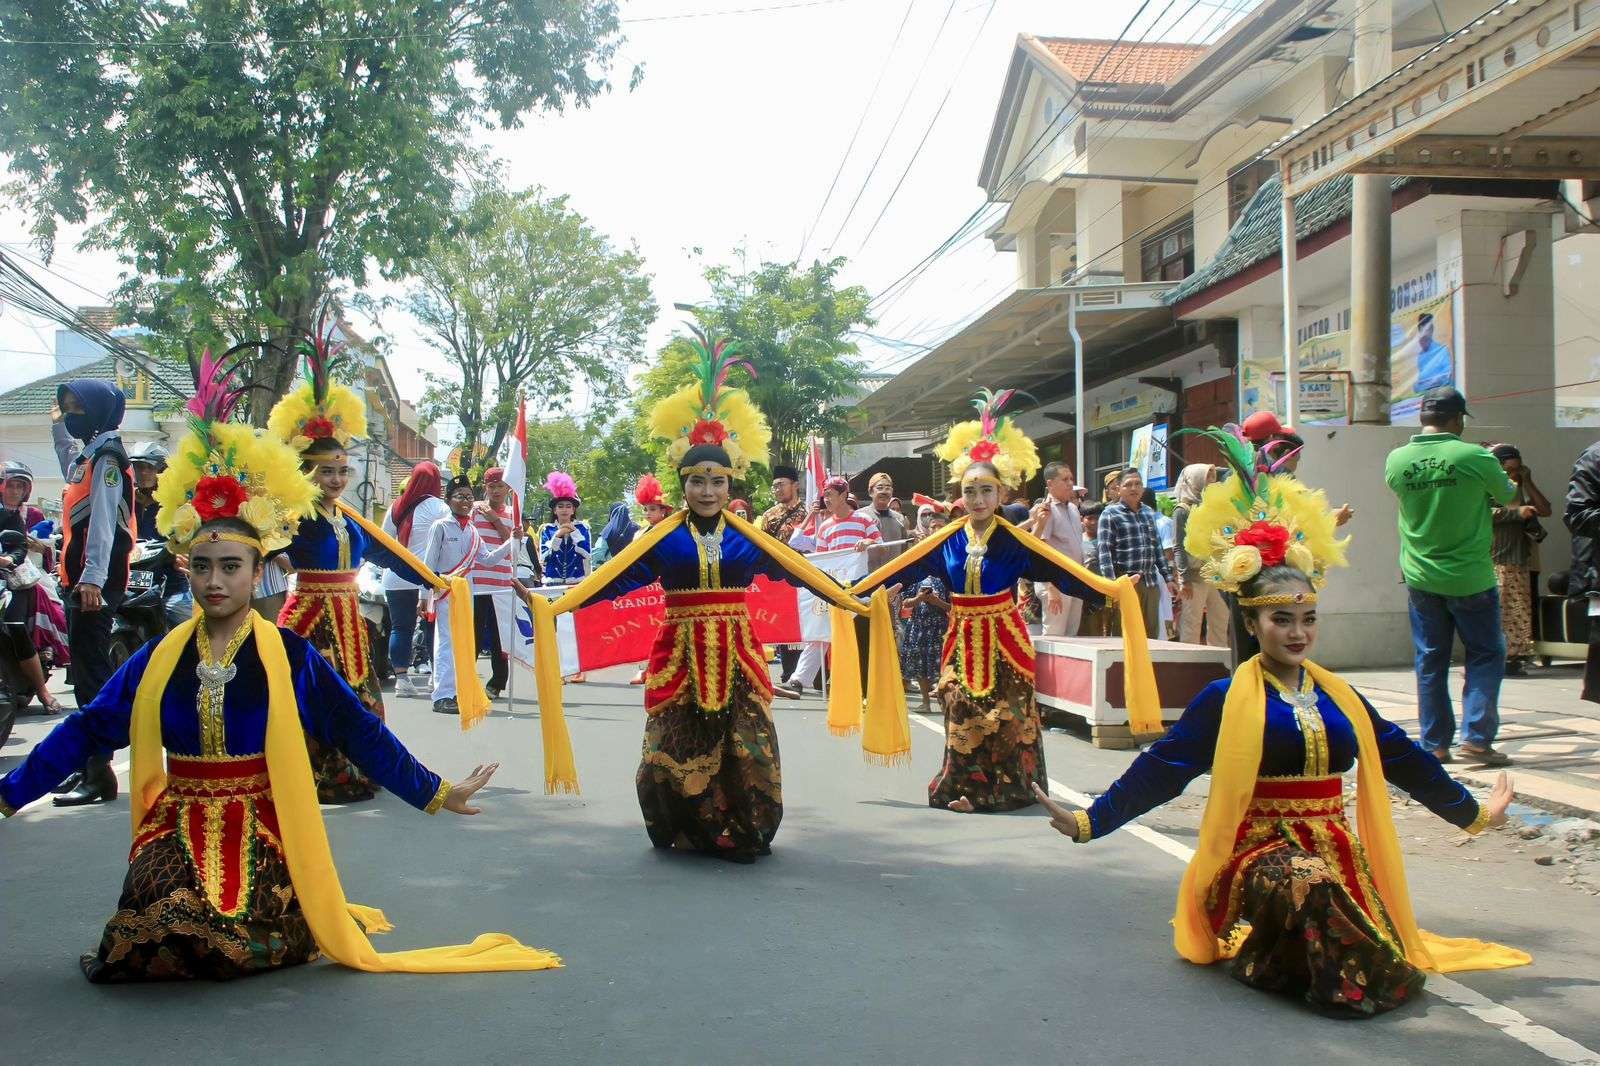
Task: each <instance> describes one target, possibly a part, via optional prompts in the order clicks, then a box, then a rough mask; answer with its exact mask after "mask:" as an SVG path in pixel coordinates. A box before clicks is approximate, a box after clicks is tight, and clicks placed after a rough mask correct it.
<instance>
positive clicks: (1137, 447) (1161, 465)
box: [1128, 422, 1168, 492]
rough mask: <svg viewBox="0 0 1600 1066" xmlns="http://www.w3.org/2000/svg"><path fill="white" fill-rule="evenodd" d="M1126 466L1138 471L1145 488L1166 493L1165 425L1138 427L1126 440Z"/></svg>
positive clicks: (1158, 423) (1155, 424)
mask: <svg viewBox="0 0 1600 1066" xmlns="http://www.w3.org/2000/svg"><path fill="white" fill-rule="evenodd" d="M1128 466H1129V467H1131V468H1133V469H1134V470H1137V471H1139V477H1140V478H1141V479H1142V480H1143V481H1144V483H1145V487H1146V488H1150V489H1154V490H1155V491H1156V492H1166V491H1167V488H1168V485H1167V424H1166V423H1165V422H1156V423H1154V424H1153V425H1148V426H1138V427H1136V428H1135V429H1134V431H1133V433H1132V435H1131V436H1130V437H1129V438H1128Z"/></svg>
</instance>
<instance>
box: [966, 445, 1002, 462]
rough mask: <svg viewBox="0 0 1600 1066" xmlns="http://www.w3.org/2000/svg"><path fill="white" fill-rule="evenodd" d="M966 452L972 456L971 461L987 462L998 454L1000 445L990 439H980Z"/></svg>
mask: <svg viewBox="0 0 1600 1066" xmlns="http://www.w3.org/2000/svg"><path fill="white" fill-rule="evenodd" d="M967 454H968V455H970V456H972V461H973V462H975V463H987V462H989V461H990V460H991V459H993V458H994V457H995V456H997V455H999V454H1000V445H998V444H996V443H995V442H994V441H992V440H980V441H979V442H978V443H976V444H974V445H973V446H972V450H971V451H970V452H968V453H967Z"/></svg>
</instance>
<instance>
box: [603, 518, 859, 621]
mask: <svg viewBox="0 0 1600 1066" xmlns="http://www.w3.org/2000/svg"><path fill="white" fill-rule="evenodd" d="M757 575H764V576H766V577H769V578H771V579H772V580H774V581H786V582H788V583H789V584H791V585H795V586H797V587H799V588H805V589H809V590H810V591H812V592H816V593H818V594H819V595H828V594H832V595H837V594H838V592H839V586H838V585H833V586H831V587H827V586H824V585H823V584H821V583H816V582H812V581H808V580H806V579H803V578H800V577H797V576H795V575H793V574H791V573H789V571H788V570H786V569H784V567H783V564H782V563H780V562H778V560H777V559H774V558H773V557H771V556H769V555H768V554H767V553H766V551H765V550H764V549H763V548H761V547H760V546H759V545H757V544H756V543H755V542H754V541H753V540H751V539H750V538H749V537H747V536H745V535H744V534H743V533H741V532H739V531H738V530H737V529H734V528H733V527H731V526H729V527H726V528H724V529H723V531H722V561H721V563H720V564H719V566H718V583H717V586H716V587H717V588H724V589H736V588H748V587H749V586H750V583H751V582H752V581H754V580H755V579H756V577H757ZM656 581H660V582H661V587H662V588H664V589H668V590H684V589H697V588H700V587H701V586H700V554H699V552H698V550H697V549H696V547H695V542H694V536H693V534H691V533H690V532H689V528H688V526H687V525H683V526H679V527H678V528H677V529H674V530H673V531H672V532H670V533H668V534H667V535H666V536H665V537H662V538H661V540H659V541H657V542H656V543H655V544H654V545H653V546H652V547H651V548H650V550H649V551H647V552H645V553H644V554H643V555H641V556H640V557H639V558H638V560H636V561H635V562H634V564H633V565H632V566H630V567H628V568H627V569H626V570H624V571H623V572H622V574H621V575H619V576H618V577H617V578H616V579H615V580H613V581H612V582H611V583H609V584H608V585H606V586H605V587H603V588H601V589H600V590H599V591H598V592H596V593H595V594H594V595H593V596H590V597H589V598H588V599H587V600H585V601H584V606H588V605H589V604H591V603H599V602H602V601H604V600H613V599H616V598H617V597H618V596H625V595H627V594H628V593H630V592H632V591H634V590H635V589H639V588H643V587H644V586H646V585H649V584H651V583H653V582H656Z"/></svg>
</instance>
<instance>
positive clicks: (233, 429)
mask: <svg viewBox="0 0 1600 1066" xmlns="http://www.w3.org/2000/svg"><path fill="white" fill-rule="evenodd" d="M229 382H230V376H229V373H228V372H226V371H225V370H224V369H223V368H222V366H221V364H220V363H213V362H212V360H211V359H210V357H209V353H208V354H207V355H206V356H205V357H203V358H202V360H201V381H200V384H199V386H198V388H197V390H196V395H195V397H194V399H193V400H191V401H190V404H189V408H188V413H189V415H190V416H191V425H192V426H193V431H192V432H191V433H190V435H189V436H188V437H186V438H185V439H183V440H182V441H181V442H180V443H179V445H178V447H177V449H176V453H177V454H176V458H175V459H174V461H173V463H172V464H171V466H170V467H169V468H168V470H167V471H166V472H164V473H163V474H162V476H161V482H160V484H158V486H157V489H156V495H157V498H158V500H159V501H160V504H161V507H160V511H159V515H158V518H157V524H158V526H159V527H160V529H161V531H162V532H163V533H164V534H166V535H167V536H168V544H169V546H170V547H171V548H172V549H173V551H174V552H175V553H178V554H184V555H187V556H188V558H189V572H190V579H191V583H192V584H193V586H194V593H195V603H196V605H197V606H198V607H199V608H200V611H201V613H200V615H199V616H197V617H195V618H192V619H190V620H188V621H186V622H184V623H183V624H181V625H179V626H177V627H175V628H174V629H173V631H172V632H171V633H170V634H168V635H167V636H166V637H164V638H162V639H160V640H155V641H151V642H150V643H149V644H147V645H145V646H144V647H143V648H141V649H139V651H138V652H136V653H135V654H134V655H133V656H132V657H131V658H129V660H128V661H127V662H126V663H124V664H123V666H122V667H121V669H119V670H118V671H117V673H116V674H115V676H113V677H112V678H111V680H110V681H108V682H107V683H106V685H105V686H104V687H103V688H102V689H101V690H100V693H99V695H97V696H96V697H95V699H94V700H93V701H92V702H91V703H89V704H88V705H87V706H85V707H82V708H80V709H78V710H77V711H75V712H74V713H73V714H72V715H71V716H70V717H68V718H67V719H66V720H65V721H63V722H62V723H61V724H60V725H58V726H57V727H56V728H55V729H54V730H52V731H51V733H50V735H49V736H47V737H45V739H44V740H42V741H41V742H40V743H39V744H38V745H37V746H36V747H35V748H34V749H33V751H32V752H31V753H29V755H28V757H27V758H26V759H24V760H23V761H22V763H21V764H20V765H19V766H17V767H16V768H14V769H13V770H12V771H11V772H10V773H8V774H6V775H5V776H4V777H3V778H0V814H4V815H5V816H7V817H10V816H11V815H14V814H15V813H16V812H17V810H18V809H20V808H22V807H24V806H25V805H27V804H28V803H30V802H32V801H33V800H35V799H37V798H39V797H40V796H41V795H43V794H44V793H45V792H46V791H48V790H49V788H50V787H51V786H52V785H53V784H54V783H55V782H57V781H59V780H60V779H61V778H62V777H63V776H65V774H66V773H67V772H68V771H69V770H71V769H72V768H73V767H75V766H81V765H82V764H83V759H84V757H85V755H86V753H88V752H90V751H114V750H117V749H120V748H124V747H127V748H130V749H131V750H130V763H131V768H130V770H129V778H130V785H131V787H130V788H129V800H130V807H131V813H132V819H133V848H132V852H131V854H130V856H129V859H128V871H127V876H126V879H125V880H124V882H123V888H122V896H121V899H120V901H119V903H118V906H117V911H116V913H115V914H114V915H113V916H112V917H111V920H110V921H109V922H108V923H107V924H106V927H105V932H104V934H103V935H102V937H101V939H100V945H99V948H98V950H96V951H95V952H93V953H91V954H87V955H84V956H82V958H81V959H80V960H79V962H80V965H81V967H82V970H83V973H84V976H85V977H87V978H88V979H89V980H90V981H93V982H96V983H120V982H128V981H160V980H186V979H194V978H211V979H214V980H222V979H227V978H234V977H241V976H246V975H249V974H255V973H263V972H266V971H269V970H274V969H278V968H280V967H284V966H293V965H297V964H300V963H305V962H309V961H311V960H313V959H316V958H317V957H318V955H319V954H326V955H328V956H329V957H331V958H332V959H334V960H335V961H337V962H340V963H342V964H344V965H346V966H350V967H352V968H354V969H358V970H372V971H385V970H390V971H402V970H403V971H408V972H416V973H438V972H450V971H468V970H493V969H520V970H532V969H546V968H549V967H551V966H557V965H560V960H559V959H557V958H556V957H555V956H553V955H551V954H549V953H548V952H543V951H538V950H536V949H531V948H526V947H524V946H523V945H521V944H518V943H516V942H515V941H514V940H511V938H509V937H505V936H504V935H503V934H495V935H493V936H491V937H480V938H479V939H478V940H477V941H475V942H474V943H473V944H471V945H464V946H459V947H450V948H425V949H422V950H420V951H408V952H404V953H403V954H401V955H385V954H381V953H379V952H376V951H374V950H373V948H372V946H371V944H370V942H368V940H367V938H366V932H367V931H368V930H372V931H379V932H381V931H383V930H384V929H387V928H389V926H388V925H387V924H386V919H385V918H384V916H383V914H382V912H381V911H378V910H375V909H373V908H370V907H361V906H358V905H354V904H350V903H349V902H348V901H346V900H345V898H344V894H343V891H342V890H341V889H340V887H339V882H338V874H337V870H336V868H335V867H334V864H333V859H332V855H331V852H330V850H329V847H328V841H327V835H326V830H325V828H324V826H323V824H322V816H321V813H320V810H319V809H318V806H317V802H316V793H315V785H314V784H313V782H312V779H311V774H310V768H309V766H308V764H307V760H306V753H305V749H304V746H303V743H302V739H301V738H302V735H303V734H302V730H303V731H304V734H314V735H316V736H317V737H319V738H320V739H321V740H322V741H323V742H324V743H325V744H327V745H328V746H329V747H330V748H331V747H334V746H337V748H339V749H342V750H345V751H348V752H349V753H350V754H351V755H352V756H353V757H354V758H356V759H358V760H359V761H360V763H361V765H362V766H363V767H364V768H365V769H366V770H367V772H369V773H370V774H371V775H372V776H373V777H375V778H377V779H378V780H380V781H382V782H383V783H384V785H385V786H386V787H388V788H390V789H392V790H393V791H394V792H395V793H396V794H397V795H399V796H400V797H401V798H403V799H405V800H406V802H408V803H410V804H411V805H412V806H414V807H417V808H418V809H420V810H423V811H425V812H427V813H429V814H432V813H434V812H436V811H439V810H448V811H451V812H453V813H455V814H462V815H472V814H477V813H478V809H477V808H475V807H473V806H471V804H470V800H471V797H472V795H473V794H474V793H475V792H477V791H478V790H479V789H480V788H482V787H483V786H484V785H485V784H487V783H488V781H489V778H490V776H491V775H492V774H493V773H494V770H495V767H494V766H480V767H478V768H477V770H475V771H474V772H473V773H472V774H471V775H470V776H469V777H468V778H467V779H466V780H464V781H462V782H461V783H459V784H451V783H450V782H449V781H445V780H443V779H441V778H440V777H439V775H438V774H435V773H433V772H432V771H431V770H429V769H428V768H427V767H425V766H423V765H422V764H421V763H419V762H418V761H417V760H416V759H415V758H414V757H412V755H411V754H410V752H408V751H407V750H406V749H405V746H404V745H402V744H401V743H400V741H399V740H397V739H396V738H395V736H394V734H392V733H390V732H389V731H388V729H386V728H385V727H384V725H383V723H382V722H381V721H379V720H378V719H376V718H374V717H373V716H372V715H371V714H370V713H369V712H368V711H367V709H366V708H365V707H364V706H363V705H362V703H361V702H360V701H358V700H357V699H356V698H355V696H354V694H353V693H352V692H351V691H350V689H349V687H348V686H347V685H346V684H345V683H344V682H343V681H342V680H341V679H340V677H339V675H338V674H337V673H336V672H335V671H334V670H333V669H332V668H331V667H330V665H329V664H328V662H327V661H326V660H325V659H324V658H323V657H322V656H321V655H320V654H318V653H317V651H316V649H314V648H312V646H311V645H310V644H308V643H307V642H306V641H304V640H302V639H301V638H299V637H298V636H295V635H294V634H293V633H288V632H285V631H282V630H279V629H277V628H276V627H274V626H273V625H272V624H271V623H270V622H268V621H266V620H265V619H263V618H261V617H260V616H259V615H257V614H256V613H255V612H254V611H252V610H251V609H250V597H251V593H252V592H253V590H254V589H255V586H256V583H257V581H259V579H260V577H261V571H262V559H263V557H264V555H265V554H266V553H267V552H268V551H269V550H275V549H278V548H281V547H282V546H283V544H284V543H285V542H286V541H287V540H288V536H289V533H290V531H292V530H293V529H294V521H295V519H297V518H298V517H300V516H302V515H304V514H305V513H307V512H308V511H309V510H310V507H311V503H312V499H313V497H314V490H313V489H312V487H311V486H310V485H309V484H308V483H307V482H306V479H305V478H304V476H303V475H302V474H300V472H299V471H298V469H297V467H298V465H299V457H298V456H297V455H296V454H295V453H294V452H293V451H291V450H290V449H289V448H287V447H285V446H284V445H283V444H282V443H280V442H278V441H276V440H274V439H272V438H270V437H266V436H262V435H259V434H258V433H257V432H256V431H255V430H253V429H252V428H251V427H249V426H245V425H239V424H230V423H229V422H228V421H227V419H228V415H229V413H230V412H231V410H232V407H233V402H234V400H235V399H236V398H237V395H238V393H237V392H235V391H233V390H232V388H231V386H230V384H229Z"/></svg>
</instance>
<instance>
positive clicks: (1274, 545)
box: [1233, 522, 1289, 566]
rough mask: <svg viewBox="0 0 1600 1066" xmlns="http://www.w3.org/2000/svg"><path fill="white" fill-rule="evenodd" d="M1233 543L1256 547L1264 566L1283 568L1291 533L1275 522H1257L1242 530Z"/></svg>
mask: <svg viewBox="0 0 1600 1066" xmlns="http://www.w3.org/2000/svg"><path fill="white" fill-rule="evenodd" d="M1233 542H1234V543H1235V544H1250V545H1254V546H1255V549H1256V550H1257V551H1259V552H1260V553H1261V565H1262V566H1281V565H1283V559H1284V555H1285V554H1286V553H1287V552H1288V550H1289V531H1288V530H1287V529H1285V528H1284V527H1283V526H1280V525H1277V524H1276V523H1274V522H1256V523H1254V524H1253V525H1251V526H1250V527H1249V528H1248V529H1241V530H1240V531H1239V533H1238V535H1237V536H1235V537H1234V538H1233Z"/></svg>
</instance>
